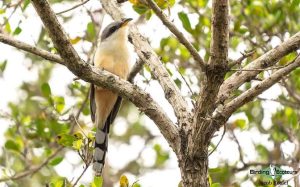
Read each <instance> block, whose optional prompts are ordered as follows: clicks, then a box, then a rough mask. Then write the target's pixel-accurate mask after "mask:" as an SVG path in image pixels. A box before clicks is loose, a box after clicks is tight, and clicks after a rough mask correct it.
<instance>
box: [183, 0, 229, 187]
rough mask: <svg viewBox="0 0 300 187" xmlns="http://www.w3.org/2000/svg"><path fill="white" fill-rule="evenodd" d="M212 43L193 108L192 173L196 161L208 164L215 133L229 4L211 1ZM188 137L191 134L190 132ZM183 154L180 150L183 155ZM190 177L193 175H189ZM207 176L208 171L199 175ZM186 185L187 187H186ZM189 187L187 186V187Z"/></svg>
mask: <svg viewBox="0 0 300 187" xmlns="http://www.w3.org/2000/svg"><path fill="white" fill-rule="evenodd" d="M212 10H213V11H212V18H211V19H212V40H211V46H210V52H211V56H210V59H209V63H208V65H207V67H206V69H205V74H204V76H203V77H204V78H203V79H202V80H201V87H200V89H201V90H200V93H199V96H198V100H197V105H196V108H195V115H194V116H193V117H194V123H193V125H192V126H191V127H189V129H188V131H187V133H188V134H191V135H190V136H189V138H188V145H189V147H188V150H187V155H188V157H189V158H188V159H189V160H191V161H190V163H189V165H191V167H192V169H191V171H194V172H197V170H198V168H201V167H203V166H201V164H197V163H195V161H196V160H198V159H199V158H201V159H204V160H205V162H203V163H206V164H207V163H208V149H207V148H208V146H209V142H210V140H211V137H212V136H211V135H210V134H209V132H211V131H214V130H211V129H214V128H215V127H214V125H213V124H212V121H211V118H210V116H212V113H213V111H214V110H215V108H216V106H215V100H216V96H217V94H218V92H219V88H220V85H221V84H222V82H223V80H224V77H225V74H226V72H227V62H228V40H229V31H228V30H229V3H228V0H213V1H212ZM189 131H190V132H191V133H190V132H189ZM184 151H185V150H182V154H185V153H184ZM191 175H193V174H191ZM202 175H205V176H207V171H205V173H202ZM185 185H187V184H185ZM187 186H188V185H187Z"/></svg>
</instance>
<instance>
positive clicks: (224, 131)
mask: <svg viewBox="0 0 300 187" xmlns="http://www.w3.org/2000/svg"><path fill="white" fill-rule="evenodd" d="M225 133H226V124H225V125H224V130H223V134H222V136H221V138H220V140H219V142H218V143H217V145H216V146H215V148H214V149H213V150H212V151H211V152H210V153H209V154H208V156H210V155H211V154H213V153H214V152H215V150H216V149H217V148H218V147H219V145H220V143H221V142H222V140H223V138H224V136H225Z"/></svg>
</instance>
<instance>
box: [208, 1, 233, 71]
mask: <svg viewBox="0 0 300 187" xmlns="http://www.w3.org/2000/svg"><path fill="white" fill-rule="evenodd" d="M211 20H212V27H211V30H212V40H211V44H210V59H209V61H208V63H209V64H220V65H221V64H223V65H227V60H228V41H229V4H228V0H214V1H213V5H212V18H211Z"/></svg>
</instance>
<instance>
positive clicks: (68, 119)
mask: <svg viewBox="0 0 300 187" xmlns="http://www.w3.org/2000/svg"><path fill="white" fill-rule="evenodd" d="M156 2H157V3H158V5H159V6H160V8H162V9H164V11H165V13H166V14H167V15H168V17H169V19H170V20H172V21H173V22H174V24H175V25H176V26H177V27H178V28H179V29H180V31H182V32H183V33H184V34H185V35H186V36H187V38H188V39H189V40H190V41H191V42H192V43H193V45H194V46H195V48H196V49H197V50H198V51H199V53H200V54H201V56H202V57H203V58H204V59H205V60H208V57H209V44H210V32H211V28H210V26H211V20H210V16H211V1H209V0H176V1H175V0H169V1H166V0H156ZM50 3H51V5H52V8H53V9H54V11H55V12H57V17H58V18H59V21H60V22H61V24H62V25H63V27H64V29H65V31H66V32H67V34H68V35H69V38H70V41H71V43H72V44H73V45H74V47H75V49H76V50H77V52H78V53H79V54H80V56H81V58H82V59H84V60H85V61H86V62H89V63H90V62H91V59H92V58H93V52H94V50H95V47H96V44H97V38H98V36H99V32H100V31H101V30H102V29H103V27H105V26H106V25H107V24H109V23H110V22H111V21H112V19H111V18H110V17H109V15H106V14H105V12H104V10H103V9H102V6H101V4H100V2H99V1H98V0H86V1H79V0H78V1H72V0H50ZM79 4H80V6H78V7H77V8H74V9H72V10H69V11H65V10H68V9H70V8H72V7H74V6H75V5H79ZM120 6H121V7H122V10H123V11H124V13H125V14H126V17H131V18H133V19H134V21H135V23H134V24H136V25H137V26H138V27H139V29H140V31H141V32H142V33H143V34H144V35H145V36H147V37H148V38H149V41H150V43H151V45H152V47H153V48H154V49H155V51H156V52H157V54H158V55H159V56H160V57H161V60H162V62H163V64H164V66H165V67H166V68H167V70H168V72H169V74H170V76H171V77H172V78H173V80H174V81H175V82H176V84H177V86H178V87H179V88H180V90H181V92H182V94H183V95H184V97H185V98H186V99H187V101H188V102H189V104H190V106H191V107H192V106H193V103H194V102H195V99H196V97H197V93H198V92H199V90H200V88H199V84H198V83H199V78H201V74H200V71H199V69H198V67H197V64H196V63H195V62H194V60H193V58H192V57H191V56H190V54H189V52H188V51H187V50H186V49H185V47H184V46H182V45H181V44H180V43H179V42H178V40H177V39H176V38H175V37H174V36H173V35H172V34H171V33H170V32H169V31H168V29H167V28H166V27H164V26H163V24H162V23H161V21H160V20H159V19H158V18H157V17H156V16H155V15H154V14H153V12H152V11H151V10H149V9H148V8H147V7H146V6H144V5H143V4H142V3H140V2H139V1H138V0H130V1H126V2H124V3H122V4H121V5H120ZM230 6H231V10H230V11H231V17H230V19H231V23H230V51H229V58H230V61H234V60H237V59H238V58H240V57H241V56H243V54H248V53H251V55H249V58H247V59H246V60H244V61H243V62H242V63H241V64H239V65H238V66H237V67H233V69H232V71H230V73H228V75H227V77H228V76H230V75H231V74H232V73H234V72H236V71H238V70H239V68H240V67H242V66H244V65H246V64H248V63H250V62H251V61H253V60H254V59H256V58H258V57H259V56H260V55H262V54H264V53H266V52H267V51H268V50H270V49H272V48H273V47H276V46H277V45H278V44H280V43H281V42H282V41H284V40H285V39H287V38H289V37H290V36H292V35H293V34H295V33H297V32H298V31H299V30H300V24H299V22H300V1H299V0H285V1H283V0H271V1H262V0H244V1H243V0H231V1H230ZM64 11H65V12H64ZM0 32H1V33H3V34H7V35H10V36H12V37H14V38H16V39H18V40H21V41H23V42H26V43H28V44H31V45H33V46H36V47H38V48H42V49H45V50H47V51H51V52H52V53H56V52H57V51H56V49H55V48H54V46H53V43H52V41H51V39H50V38H49V36H48V34H47V33H46V31H45V29H44V28H43V27H42V23H41V21H40V19H39V17H38V15H37V14H36V13H35V10H34V8H33V6H32V4H31V3H30V0H1V1H0ZM131 47H132V65H134V63H136V61H137V60H138V58H137V55H135V54H134V49H133V46H131ZM296 55H297V53H296V52H294V53H290V54H289V55H287V56H286V57H284V58H283V59H281V60H280V61H279V62H278V64H279V65H285V64H287V63H289V62H290V61H292V60H293V59H294V58H295V57H296ZM272 71H273V70H269V71H265V72H263V73H261V74H260V75H259V77H258V78H257V80H255V81H252V82H248V83H246V84H244V85H243V86H241V87H240V88H239V89H238V90H236V91H235V95H238V94H240V93H241V92H243V91H245V90H247V89H248V88H250V87H251V86H253V85H255V84H257V83H258V82H259V81H260V80H261V79H264V78H266V77H268V76H269V75H270V73H271V72H272ZM299 76H300V70H299V69H297V70H295V71H294V72H293V73H292V74H290V75H289V76H287V77H284V78H283V79H282V81H281V82H280V83H278V84H276V85H274V86H273V87H272V88H270V89H269V90H267V91H266V92H264V93H263V94H261V95H260V96H259V97H258V98H257V99H255V100H254V101H253V102H250V103H249V104H247V105H245V106H243V107H242V108H241V109H240V110H239V111H237V112H236V113H235V114H234V115H233V116H232V117H231V118H230V119H229V121H228V123H227V124H226V128H225V129H224V128H223V129H221V130H220V131H219V132H218V133H217V134H216V135H215V137H214V138H213V141H212V143H211V150H213V149H214V148H215V147H216V145H217V144H218V142H219V141H220V139H221V138H222V137H223V135H222V134H223V132H224V131H226V132H225V135H224V137H223V139H222V141H221V143H220V144H219V146H218V148H217V149H216V151H215V152H214V153H213V154H212V155H211V156H210V157H209V167H210V170H209V175H210V180H211V181H213V182H214V183H219V185H220V186H237V187H238V186H243V187H249V186H250V187H251V186H259V183H258V181H259V180H260V177H262V176H260V175H250V174H249V170H250V169H255V170H257V169H264V168H267V167H269V165H270V164H275V165H276V166H278V167H280V168H281V169H284V170H299V160H300V153H299V140H300V133H299V117H300V116H299V108H300V79H299ZM134 84H136V85H138V86H140V87H142V88H143V89H144V90H145V91H147V92H149V93H150V94H151V96H152V97H153V98H154V100H156V101H157V102H158V103H159V104H160V105H161V106H162V108H163V109H164V110H165V111H166V112H167V114H168V115H169V116H170V118H171V119H172V120H173V121H174V122H176V118H175V115H174V112H173V110H172V107H171V106H170V105H169V103H168V102H167V101H166V99H165V98H164V94H163V91H162V89H161V87H160V85H159V83H158V82H157V81H156V80H154V79H153V78H152V76H151V72H150V71H149V68H148V67H147V66H144V68H143V69H142V70H141V71H140V72H139V74H138V75H137V76H136V78H135V79H134ZM0 90H1V91H0V146H1V149H0V186H1V187H6V186H12V187H14V186H16V187H17V186H28V187H36V186H54V187H59V186H72V185H74V184H75V183H76V186H80V185H82V186H93V185H95V184H96V183H97V181H95V179H94V178H93V172H92V168H91V167H88V169H87V170H86V171H85V168H87V159H88V158H87V157H85V156H86V154H88V153H89V151H87V150H88V149H89V146H91V145H90V140H92V137H93V124H92V122H91V119H90V111H89V103H88V102H89V101H88V99H87V98H88V97H87V96H88V91H89V84H88V83H86V82H84V81H81V80H78V79H77V78H76V77H75V76H74V75H73V74H72V73H70V71H69V70H68V69H67V68H65V67H64V66H61V65H59V64H55V63H51V62H49V61H46V60H44V59H42V58H40V57H37V56H35V55H32V54H29V53H26V52H23V51H20V50H18V49H15V48H13V47H10V46H7V45H4V44H2V43H0ZM83 171H85V172H83ZM104 172H105V175H104V176H103V178H104V181H105V185H104V186H105V187H112V186H119V185H118V182H119V178H120V176H121V175H126V176H127V178H128V179H129V183H130V184H133V183H135V184H134V185H135V186H142V187H161V186H178V184H179V182H180V180H181V179H180V171H179V168H178V163H177V159H176V156H175V154H174V153H173V152H172V151H171V149H170V148H169V146H168V144H167V142H166V141H165V140H164V138H163V137H162V136H161V134H160V132H159V130H158V128H157V127H156V125H155V124H154V123H153V122H152V121H151V120H150V119H149V118H148V117H147V116H145V115H144V114H143V113H142V112H140V111H139V110H138V109H137V108H136V107H135V106H134V105H133V104H131V103H130V102H128V101H123V105H122V107H121V110H120V112H119V115H118V117H117V118H116V120H115V122H114V124H113V125H112V127H111V132H110V139H109V148H108V154H107V161H106V168H105V171H104ZM82 173H83V176H82V177H80V175H81V174H82ZM280 177H282V180H289V185H291V186H297V185H298V186H299V185H300V183H299V176H296V177H294V176H292V175H283V176H280ZM297 183H298V184H297Z"/></svg>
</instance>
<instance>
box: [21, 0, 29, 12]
mask: <svg viewBox="0 0 300 187" xmlns="http://www.w3.org/2000/svg"><path fill="white" fill-rule="evenodd" d="M29 3H30V0H25V1H24V2H23V6H22V12H23V11H24V10H25V9H26V8H27V6H28V5H29Z"/></svg>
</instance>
